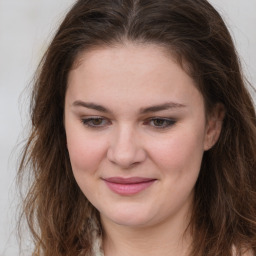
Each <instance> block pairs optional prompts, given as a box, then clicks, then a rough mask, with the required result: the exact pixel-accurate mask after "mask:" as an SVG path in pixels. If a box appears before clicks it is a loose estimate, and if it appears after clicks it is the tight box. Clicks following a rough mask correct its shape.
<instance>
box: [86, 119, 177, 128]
mask: <svg viewBox="0 0 256 256" xmlns="http://www.w3.org/2000/svg"><path fill="white" fill-rule="evenodd" d="M97 120H98V121H101V122H100V124H93V122H94V121H97ZM156 121H160V122H162V125H156V124H153V125H151V126H152V127H153V128H155V129H167V128H169V127H170V126H173V125H174V124H175V123H176V120H173V119H171V118H162V117H153V118H149V119H147V120H146V121H145V122H144V123H143V124H145V125H148V124H150V123H151V122H156ZM81 122H82V124H83V125H85V126H87V127H89V128H92V129H100V128H104V127H105V126H108V125H109V124H111V122H110V121H108V120H107V119H106V118H103V117H97V116H96V117H90V118H83V119H81ZM102 122H103V124H102Z"/></svg>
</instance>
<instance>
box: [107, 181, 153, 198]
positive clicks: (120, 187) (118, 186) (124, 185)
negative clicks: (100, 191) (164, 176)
mask: <svg viewBox="0 0 256 256" xmlns="http://www.w3.org/2000/svg"><path fill="white" fill-rule="evenodd" d="M103 180H104V181H105V183H106V185H107V186H108V187H109V188H110V190H112V191H113V192H115V193H117V194H120V195H134V194H137V193H139V192H141V191H143V190H145V189H146V188H148V187H149V186H151V185H152V184H153V183H154V182H155V181H156V179H151V178H143V177H131V178H122V177H111V178H105V179H103Z"/></svg>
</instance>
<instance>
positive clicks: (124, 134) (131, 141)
mask: <svg viewBox="0 0 256 256" xmlns="http://www.w3.org/2000/svg"><path fill="white" fill-rule="evenodd" d="M140 141H141V140H140V139H139V138H138V135H137V134H136V131H134V129H132V128H131V127H122V128H120V129H118V130H116V131H113V137H112V138H111V141H110V146H109V148H108V152H107V157H108V160H109V161H111V162H112V163H114V164H116V165H118V166H119V167H121V168H123V169H128V168H131V167H132V166H134V165H136V164H139V163H142V162H143V161H144V160H145V159H146V151H145V149H144V148H143V145H142V143H140Z"/></svg>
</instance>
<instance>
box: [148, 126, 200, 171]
mask: <svg viewBox="0 0 256 256" xmlns="http://www.w3.org/2000/svg"><path fill="white" fill-rule="evenodd" d="M151 149H152V150H151V152H150V155H151V156H152V159H153V160H154V162H155V163H156V164H157V165H158V166H159V167H160V168H159V169H161V170H164V171H165V174H166V173H169V172H170V171H171V173H172V174H176V175H177V176H182V175H183V174H185V175H187V174H190V173H191V174H192V173H193V174H195V175H197V174H198V172H199V170H200V166H201V161H202V156H203V152H204V150H203V130H202V129H199V130H195V131H193V130H192V131H191V130H187V131H184V130H182V131H180V132H175V133H174V135H173V136H172V135H170V136H169V137H168V138H166V139H165V140H164V141H162V142H161V141H158V142H154V147H151Z"/></svg>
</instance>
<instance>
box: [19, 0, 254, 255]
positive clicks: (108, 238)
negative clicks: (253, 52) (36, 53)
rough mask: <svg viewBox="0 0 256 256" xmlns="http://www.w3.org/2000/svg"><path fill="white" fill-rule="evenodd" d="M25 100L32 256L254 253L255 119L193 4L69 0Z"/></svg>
mask: <svg viewBox="0 0 256 256" xmlns="http://www.w3.org/2000/svg"><path fill="white" fill-rule="evenodd" d="M32 96H33V97H32V108H31V113H32V116H31V118H32V131H31V135H30V137H29V140H28V142H27V144H26V147H25V151H24V154H23V160H22V162H21V165H20V170H19V175H20V177H23V176H24V175H25V174H26V172H27V170H25V169H26V168H25V167H26V166H28V165H30V166H31V168H30V169H31V175H32V176H33V179H34V182H33V183H32V184H31V187H30V189H29V191H28V193H27V196H26V199H25V202H24V212H25V215H26V217H27V221H28V224H29V227H30V230H31V231H32V235H33V237H34V242H35V249H34V254H33V255H44V256H46V255H47V256H48V255H56V256H57V255H65V256H66V255H70V256H71V255H97V256H98V255H105V256H110V255H111V256H115V255H124V256H125V255H138V256H139V255H170V256H172V255H184V256H189V255H190V256H192V255H194V256H195V255H197V256H199V255H202V256H210V255H211V256H213V255H214V256H217V255H222V256H224V255H225V256H229V255H243V256H246V255H255V253H256V194H255V193H256V191H255V190H256V189H255V183H256V174H255V162H256V157H255V156H256V152H255V151H256V127H255V109H254V107H253V103H252V100H251V98H250V96H249V93H248V91H247V89H246V87H245V84H244V81H243V77H242V73H241V70H240V66H239V62H238V58H237V56H236V53H235V49H234V45H233V43H232V39H231V37H230V34H229V32H228V30H227V28H226V26H225V24H224V22H223V20H222V19H221V17H220V16H219V14H218V13H217V12H216V11H215V10H214V8H213V7H212V6H211V5H210V4H209V3H208V2H207V1H206V0H183V1H179V0H159V1H155V0H154V1H153V0H152V1H151V0H147V1H139V0H137V1H136V0H123V1H120V0H107V1H106V0H104V1H103V0H87V1H82V0H79V1H77V2H76V4H75V5H74V6H73V8H72V9H71V10H70V12H69V13H68V14H67V16H66V18H65V20H64V21H63V23H62V24H61V26H60V28H59V30H58V31H57V33H56V35H55V37H54V39H53V41H52V43H51V44H50V46H49V48H48V51H47V52H46V54H45V56H44V58H43V60H42V62H41V65H40V67H39V73H38V76H37V77H36V81H35V85H34V91H33V95H32Z"/></svg>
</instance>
